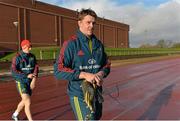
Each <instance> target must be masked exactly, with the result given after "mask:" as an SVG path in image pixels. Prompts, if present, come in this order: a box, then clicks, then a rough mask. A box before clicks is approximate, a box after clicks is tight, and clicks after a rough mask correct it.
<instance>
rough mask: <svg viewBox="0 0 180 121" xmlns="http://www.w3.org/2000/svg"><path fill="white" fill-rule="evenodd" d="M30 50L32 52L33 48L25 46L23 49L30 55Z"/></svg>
mask: <svg viewBox="0 0 180 121" xmlns="http://www.w3.org/2000/svg"><path fill="white" fill-rule="evenodd" d="M30 50H31V46H28V45H24V46H23V47H22V51H23V52H24V53H29V52H30Z"/></svg>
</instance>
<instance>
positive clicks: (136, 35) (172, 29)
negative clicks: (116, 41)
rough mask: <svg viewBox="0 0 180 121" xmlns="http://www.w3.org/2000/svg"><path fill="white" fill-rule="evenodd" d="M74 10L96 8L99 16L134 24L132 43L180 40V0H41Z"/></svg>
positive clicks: (130, 37)
mask: <svg viewBox="0 0 180 121" xmlns="http://www.w3.org/2000/svg"><path fill="white" fill-rule="evenodd" d="M38 1H42V2H46V3H49V4H53V5H57V6H61V7H65V8H68V9H72V10H77V9H81V8H92V9H93V10H95V11H96V13H97V14H98V16H99V17H105V18H106V19H111V20H114V21H118V22H121V23H125V24H128V25H130V31H129V41H130V47H139V45H141V44H142V43H143V44H147V43H150V44H155V43H156V42H157V41H158V40H161V39H164V40H171V41H173V42H180V13H179V12H180V0H38Z"/></svg>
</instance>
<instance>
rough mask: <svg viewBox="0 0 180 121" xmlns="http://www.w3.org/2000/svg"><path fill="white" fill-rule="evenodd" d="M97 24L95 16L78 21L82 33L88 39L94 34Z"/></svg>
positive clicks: (88, 16)
mask: <svg viewBox="0 0 180 121" xmlns="http://www.w3.org/2000/svg"><path fill="white" fill-rule="evenodd" d="M94 24H95V18H94V17H93V16H90V15H87V16H85V17H84V18H83V19H82V20H81V21H78V25H79V29H80V31H81V32H82V33H83V34H85V35H86V36H87V37H90V36H91V35H92V34H93V29H94Z"/></svg>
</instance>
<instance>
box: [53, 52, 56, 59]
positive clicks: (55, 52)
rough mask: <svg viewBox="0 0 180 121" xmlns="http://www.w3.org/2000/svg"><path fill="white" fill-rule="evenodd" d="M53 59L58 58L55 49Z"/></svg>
mask: <svg viewBox="0 0 180 121" xmlns="http://www.w3.org/2000/svg"><path fill="white" fill-rule="evenodd" d="M53 59H56V51H53Z"/></svg>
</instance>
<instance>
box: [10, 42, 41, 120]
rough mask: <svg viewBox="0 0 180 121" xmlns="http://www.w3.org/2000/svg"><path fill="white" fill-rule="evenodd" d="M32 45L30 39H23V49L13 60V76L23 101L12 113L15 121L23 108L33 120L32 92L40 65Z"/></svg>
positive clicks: (29, 118)
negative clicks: (33, 52) (32, 51)
mask: <svg viewBox="0 0 180 121" xmlns="http://www.w3.org/2000/svg"><path fill="white" fill-rule="evenodd" d="M31 47H32V46H31V43H30V41H29V40H23V41H22V42H21V48H22V51H20V52H18V53H17V54H16V56H15V57H14V58H13V60H12V66H11V68H12V76H13V77H14V78H15V81H16V86H17V89H18V92H19V94H20V96H21V101H20V102H19V104H18V106H17V109H16V110H15V112H14V113H13V115H12V119H14V120H15V121H18V114H19V113H20V111H21V110H22V109H23V108H24V109H25V114H26V116H27V119H28V120H29V121H32V114H31V110H30V105H31V94H32V89H33V88H34V87H35V81H36V78H37V76H38V65H37V63H36V58H35V56H34V55H33V54H31V53H30V50H31Z"/></svg>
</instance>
